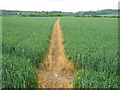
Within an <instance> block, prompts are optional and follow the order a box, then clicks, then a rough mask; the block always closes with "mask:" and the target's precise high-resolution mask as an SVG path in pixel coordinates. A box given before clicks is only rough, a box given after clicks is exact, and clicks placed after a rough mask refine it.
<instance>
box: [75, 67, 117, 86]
mask: <svg viewBox="0 0 120 90" xmlns="http://www.w3.org/2000/svg"><path fill="white" fill-rule="evenodd" d="M117 83H118V77H115V76H110V77H107V76H106V75H105V73H103V72H95V71H93V70H85V69H83V70H80V71H79V72H78V74H77V76H76V78H75V83H74V87H75V88H101V87H102V88H118V87H119V86H118V84H117Z"/></svg>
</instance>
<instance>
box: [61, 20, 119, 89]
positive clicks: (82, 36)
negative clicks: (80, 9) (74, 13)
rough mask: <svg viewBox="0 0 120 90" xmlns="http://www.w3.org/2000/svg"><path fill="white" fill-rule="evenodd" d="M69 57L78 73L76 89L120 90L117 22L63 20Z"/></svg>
mask: <svg viewBox="0 0 120 90" xmlns="http://www.w3.org/2000/svg"><path fill="white" fill-rule="evenodd" d="M61 29H62V30H63V38H64V44H65V51H66V56H67V57H68V59H69V60H71V61H72V62H73V63H74V66H75V68H76V70H77V71H78V73H77V75H76V77H75V82H74V87H77V88H101V87H103V88H113V87H118V86H117V83H118V77H117V60H118V31H117V30H118V24H117V19H114V18H111V19H110V18H61Z"/></svg>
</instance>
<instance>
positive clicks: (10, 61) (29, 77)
mask: <svg viewBox="0 0 120 90" xmlns="http://www.w3.org/2000/svg"><path fill="white" fill-rule="evenodd" d="M2 65H3V72H2V81H3V82H2V84H3V88H8V87H9V88H11V87H12V88H27V87H29V88H33V87H37V78H36V77H37V75H36V72H35V67H33V66H32V64H31V62H30V59H26V58H21V57H18V56H14V55H12V56H11V55H9V54H3V64H2Z"/></svg>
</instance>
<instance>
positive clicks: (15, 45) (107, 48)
mask: <svg viewBox="0 0 120 90" xmlns="http://www.w3.org/2000/svg"><path fill="white" fill-rule="evenodd" d="M56 19H57V18H56V17H3V25H2V26H3V28H2V29H3V30H2V35H3V36H2V52H3V58H2V59H3V62H2V65H3V67H2V68H3V72H2V84H3V88H6V87H12V88H28V87H29V88H32V87H38V82H37V73H36V68H38V67H39V66H40V63H41V62H43V60H44V58H45V57H46V56H47V53H48V48H49V44H50V37H51V31H52V27H53V24H54V22H55V20H56ZM60 26H61V30H62V36H63V44H64V47H65V54H66V57H67V58H68V59H69V60H70V61H71V62H72V63H73V64H74V67H75V71H76V72H77V73H76V76H75V79H74V88H116V87H118V84H117V83H119V82H118V76H117V66H118V65H117V63H118V62H117V60H118V31H117V30H118V23H117V19H116V18H88V17H86V18H84V17H61V18H60ZM55 35H56V34H55ZM54 43H55V42H54ZM53 46H54V45H53ZM56 46H57V45H56ZM55 49H56V47H55ZM53 52H54V50H53ZM53 68H54V67H53Z"/></svg>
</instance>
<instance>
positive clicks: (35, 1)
mask: <svg viewBox="0 0 120 90" xmlns="http://www.w3.org/2000/svg"><path fill="white" fill-rule="evenodd" d="M118 1H119V0H2V1H0V4H1V5H0V9H8V10H36V11H43V10H44V11H53V10H56V11H73V12H76V11H88V10H101V9H117V8H118Z"/></svg>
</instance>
